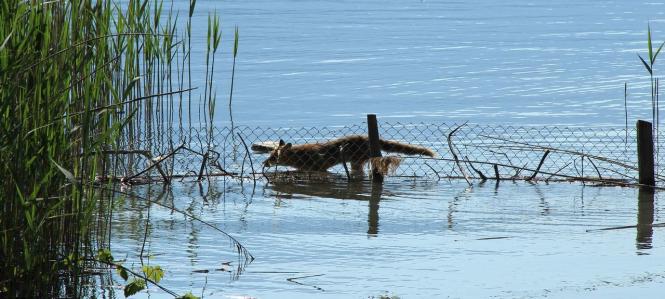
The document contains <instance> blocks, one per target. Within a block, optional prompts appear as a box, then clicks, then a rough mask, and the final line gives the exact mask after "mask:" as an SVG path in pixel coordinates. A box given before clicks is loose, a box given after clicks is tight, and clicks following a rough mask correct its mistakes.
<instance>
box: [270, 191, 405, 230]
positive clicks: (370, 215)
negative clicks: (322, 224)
mask: <svg viewBox="0 0 665 299" xmlns="http://www.w3.org/2000/svg"><path fill="white" fill-rule="evenodd" d="M267 188H268V189H272V190H273V191H274V192H275V197H277V198H298V197H301V198H304V197H312V198H335V199H351V200H360V201H367V202H368V211H367V234H368V235H377V234H378V233H379V203H380V201H381V197H382V196H391V195H392V194H390V193H388V194H386V193H385V192H384V189H383V185H381V184H372V183H371V182H368V181H350V182H315V183H313V182H309V181H306V182H293V181H288V182H284V181H280V180H275V181H272V182H271V183H270V184H269V185H268V186H267Z"/></svg>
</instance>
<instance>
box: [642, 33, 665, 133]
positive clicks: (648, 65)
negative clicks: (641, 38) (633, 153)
mask: <svg viewBox="0 0 665 299" xmlns="http://www.w3.org/2000/svg"><path fill="white" fill-rule="evenodd" d="M663 45H665V42H663V43H661V44H660V47H658V49H657V50H656V51H654V48H653V44H652V42H651V25H648V26H647V51H648V53H649V56H648V57H647V58H649V60H648V61H647V60H645V59H644V58H642V56H641V55H639V54H637V57H639V58H640V60H641V61H642V64H643V65H644V68H645V69H646V70H647V72H649V78H650V83H651V117H652V122H653V124H654V126H653V127H654V130H655V132H658V123H659V115H658V112H659V99H658V85H657V81H658V79H654V64H655V63H656V58H658V54H659V53H660V50H662V49H663Z"/></svg>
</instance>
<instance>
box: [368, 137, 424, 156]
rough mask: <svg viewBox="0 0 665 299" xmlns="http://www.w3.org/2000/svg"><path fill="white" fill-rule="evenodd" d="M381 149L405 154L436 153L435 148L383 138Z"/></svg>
mask: <svg viewBox="0 0 665 299" xmlns="http://www.w3.org/2000/svg"><path fill="white" fill-rule="evenodd" d="M381 149H382V150H384V151H386V152H391V153H402V154H405V155H423V156H429V157H434V156H435V155H436V154H435V153H434V151H433V150H431V149H429V148H426V147H424V146H418V145H413V144H407V143H401V142H397V141H393V140H381Z"/></svg>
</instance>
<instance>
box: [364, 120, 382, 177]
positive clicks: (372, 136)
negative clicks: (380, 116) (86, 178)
mask: <svg viewBox="0 0 665 299" xmlns="http://www.w3.org/2000/svg"><path fill="white" fill-rule="evenodd" d="M367 134H368V135H369V156H370V158H380V157H381V141H380V139H379V125H378V123H377V121H376V114H367ZM372 164H374V163H372ZM372 181H373V182H377V183H381V182H383V174H382V173H381V172H380V171H379V170H378V168H377V167H376V165H372Z"/></svg>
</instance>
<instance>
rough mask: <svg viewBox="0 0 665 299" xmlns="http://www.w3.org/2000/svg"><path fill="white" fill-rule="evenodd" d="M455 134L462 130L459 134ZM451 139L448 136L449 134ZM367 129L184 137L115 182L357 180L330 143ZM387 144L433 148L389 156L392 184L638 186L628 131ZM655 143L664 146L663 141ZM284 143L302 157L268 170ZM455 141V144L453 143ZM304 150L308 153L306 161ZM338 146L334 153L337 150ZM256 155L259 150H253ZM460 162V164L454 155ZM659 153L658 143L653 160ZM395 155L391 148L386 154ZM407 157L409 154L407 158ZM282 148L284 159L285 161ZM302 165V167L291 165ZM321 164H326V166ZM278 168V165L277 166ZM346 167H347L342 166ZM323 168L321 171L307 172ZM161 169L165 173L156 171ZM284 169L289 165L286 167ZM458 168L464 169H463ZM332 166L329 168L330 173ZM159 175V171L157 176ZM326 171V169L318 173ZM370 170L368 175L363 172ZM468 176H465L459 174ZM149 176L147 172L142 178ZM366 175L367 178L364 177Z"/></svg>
mask: <svg viewBox="0 0 665 299" xmlns="http://www.w3.org/2000/svg"><path fill="white" fill-rule="evenodd" d="M456 129H457V130H456ZM454 130H455V132H454V134H452V135H451V132H453V131H454ZM366 132H367V126H366V124H364V123H360V124H357V125H351V126H339V127H318V128H317V127H293V128H288V127H285V128H265V127H249V126H236V127H234V128H229V127H223V128H217V129H215V130H214V131H212V132H205V131H198V130H193V129H192V130H187V131H186V132H185V133H184V134H183V135H182V136H186V137H184V138H179V137H177V136H178V134H175V133H173V134H170V135H169V137H168V138H166V137H163V136H162V137H160V140H159V141H156V140H155V139H154V138H153V139H150V140H144V141H143V142H141V143H135V144H132V145H130V144H128V145H127V147H128V148H131V149H140V150H148V151H150V153H151V156H150V157H151V158H150V159H149V158H147V157H146V156H145V155H132V157H131V159H132V160H131V161H129V159H130V157H129V156H130V155H126V157H123V158H122V159H123V161H124V162H125V163H120V164H124V165H130V166H131V167H122V168H118V169H116V173H115V175H116V176H124V177H132V176H136V175H137V174H139V173H140V172H141V170H142V169H146V168H147V167H150V166H151V165H152V166H153V167H152V169H151V171H150V173H151V176H155V177H158V176H160V175H161V174H160V173H159V172H160V171H162V172H164V173H166V175H167V176H175V177H179V176H187V177H198V178H201V177H203V176H209V175H231V176H236V177H240V176H242V177H255V178H257V179H262V177H264V175H265V173H272V174H274V173H275V172H278V173H281V172H286V171H294V170H298V169H300V170H324V169H327V171H328V172H329V173H336V174H339V175H341V176H345V175H346V174H347V173H348V172H354V170H357V169H354V168H356V167H353V162H354V161H356V160H358V159H362V158H363V155H362V154H359V153H356V151H368V149H364V148H362V146H360V147H359V146H355V145H350V144H349V143H332V141H334V140H338V139H339V138H342V137H345V136H351V135H366ZM379 132H380V137H381V139H382V140H393V141H397V142H399V143H402V144H410V145H413V146H417V147H418V148H428V149H431V150H432V151H433V152H434V153H435V156H434V157H427V156H424V155H422V153H421V154H417V153H415V154H414V152H411V154H403V153H389V152H385V151H384V155H390V156H398V157H400V158H401V163H400V164H399V167H397V169H396V170H395V171H394V173H392V174H391V175H389V177H397V178H400V177H401V178H403V177H409V178H419V179H427V180H432V179H434V180H437V179H441V178H462V177H464V176H468V177H469V178H481V177H487V178H489V179H494V178H497V176H498V177H499V178H500V179H513V178H529V177H531V176H534V174H536V173H537V174H536V175H535V176H534V178H533V179H537V180H568V179H569V180H579V179H592V180H599V181H607V180H612V181H615V180H618V181H624V182H633V183H634V182H636V181H637V162H636V156H637V155H636V142H635V129H633V128H629V129H628V130H626V129H625V128H607V127H601V128H586V127H549V126H544V127H543V126H541V127H535V126H534V127H530V126H501V125H499V126H489V125H472V124H455V123H440V124H422V123H421V124H403V123H387V122H384V123H380V127H379ZM657 139H658V141H660V140H665V139H664V138H663V137H660V138H657ZM280 140H283V141H284V145H287V144H290V146H291V147H290V149H292V150H293V149H300V150H301V151H300V152H297V153H295V154H293V155H292V156H291V157H289V160H288V161H287V162H288V163H285V162H284V159H282V161H273V162H275V163H269V164H270V167H267V168H264V166H265V164H264V162H265V161H266V160H267V159H268V158H269V157H270V155H271V151H270V150H271V149H272V148H275V147H277V146H278V145H279V141H280ZM449 140H450V141H449ZM302 144H319V145H326V146H319V147H312V146H309V147H308V150H309V152H308V153H306V154H305V153H303V148H302V147H298V145H302ZM332 145H334V146H332ZM252 148H253V149H254V150H252ZM451 148H452V149H453V151H454V153H455V154H456V156H457V159H458V161H457V162H458V163H456V161H455V160H456V159H455V157H454V155H453V152H451ZM661 148H662V145H661V144H660V142H658V143H657V146H656V153H657V157H661V156H663V155H658V153H663V154H664V155H665V152H663V151H662V150H660V149H661ZM385 149H392V150H394V148H390V147H388V148H386V147H385V146H384V150H385ZM402 151H404V150H402ZM284 152H286V149H285V148H282V151H281V153H280V154H281V158H283V157H286V156H285V155H284ZM297 157H300V159H302V161H299V162H298V163H296V162H293V159H297ZM329 159H332V160H331V161H328V162H330V163H327V162H326V163H324V162H323V160H329ZM278 160H279V159H278ZM661 160H662V158H658V159H657V163H656V176H657V180H659V179H660V178H661V177H662V176H665V173H664V172H665V169H663V168H661V167H659V166H660V165H661V164H662V163H659V162H661ZM340 162H346V165H347V166H348V167H347V169H345V167H343V164H344V163H340ZM321 163H323V164H325V165H323V164H322V166H321V167H308V166H307V165H310V166H311V165H314V164H316V165H319V164H321ZM155 164H157V165H158V166H160V167H155ZM279 164H288V165H290V166H284V165H279ZM458 164H459V165H458ZM327 166H330V168H328V167H327ZM157 168H160V169H157ZM318 168H321V169H318ZM365 168H366V167H365ZM462 170H463V171H464V173H463V172H462ZM145 173H147V172H143V174H145ZM365 173H367V171H366V170H365Z"/></svg>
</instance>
